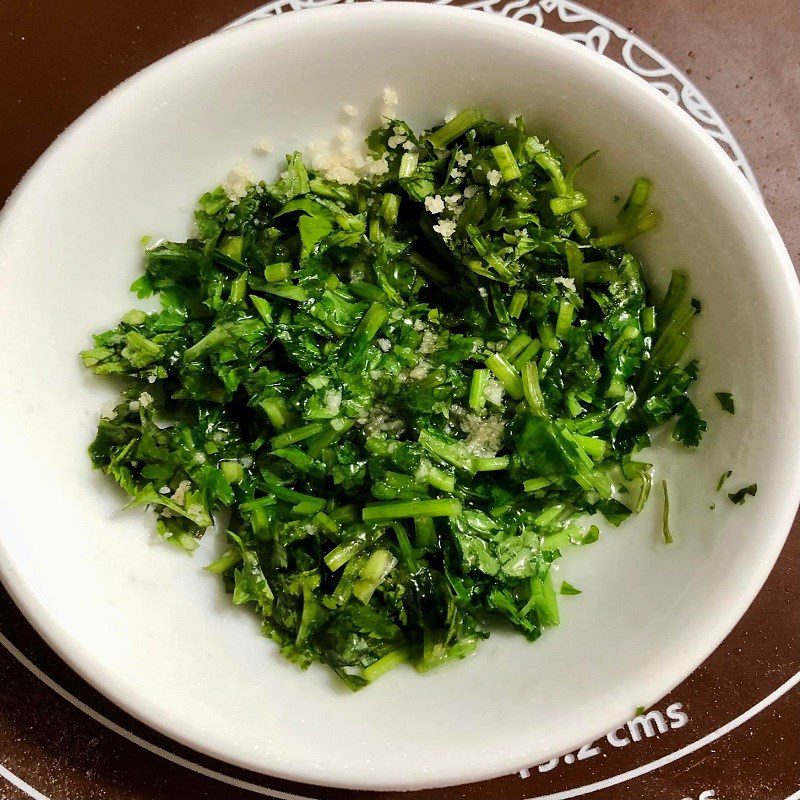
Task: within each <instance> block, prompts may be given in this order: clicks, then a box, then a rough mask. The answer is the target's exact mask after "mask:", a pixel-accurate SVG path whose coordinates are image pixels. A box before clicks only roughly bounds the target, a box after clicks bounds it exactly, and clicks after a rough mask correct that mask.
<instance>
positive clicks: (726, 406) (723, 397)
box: [714, 392, 736, 414]
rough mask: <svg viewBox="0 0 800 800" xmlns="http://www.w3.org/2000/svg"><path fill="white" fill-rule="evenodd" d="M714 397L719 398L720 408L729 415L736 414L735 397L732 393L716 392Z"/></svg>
mask: <svg viewBox="0 0 800 800" xmlns="http://www.w3.org/2000/svg"><path fill="white" fill-rule="evenodd" d="M714 397H716V398H717V402H718V403H719V407H720V408H721V409H722V410H723V411H727V412H728V413H729V414H735V413H736V411H735V410H734V405H733V395H732V394H731V393H730V392H714Z"/></svg>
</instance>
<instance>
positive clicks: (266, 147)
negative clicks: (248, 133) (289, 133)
mask: <svg viewBox="0 0 800 800" xmlns="http://www.w3.org/2000/svg"><path fill="white" fill-rule="evenodd" d="M253 149H254V150H255V151H256V152H257V153H269V152H271V150H272V145H271V144H270V143H269V142H268V141H267V140H266V139H263V140H262V141H260V142H259V143H258V144H257V145H256V146H255V147H254V148H253Z"/></svg>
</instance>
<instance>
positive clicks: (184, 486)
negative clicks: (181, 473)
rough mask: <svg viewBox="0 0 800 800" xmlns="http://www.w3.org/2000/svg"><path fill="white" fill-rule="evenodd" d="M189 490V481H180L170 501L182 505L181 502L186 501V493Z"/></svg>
mask: <svg viewBox="0 0 800 800" xmlns="http://www.w3.org/2000/svg"><path fill="white" fill-rule="evenodd" d="M191 488H192V484H191V481H181V482H180V483H179V484H178V488H177V489H176V490H175V491H174V492H173V493H172V497H171V498H170V500H174V501H175V502H176V503H177V504H178V505H183V501H184V500H185V499H186V492H188V491H189V489H191Z"/></svg>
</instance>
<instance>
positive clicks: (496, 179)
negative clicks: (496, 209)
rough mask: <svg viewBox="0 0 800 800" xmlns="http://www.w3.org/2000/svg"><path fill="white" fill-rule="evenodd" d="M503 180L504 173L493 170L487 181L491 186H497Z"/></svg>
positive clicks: (490, 171)
mask: <svg viewBox="0 0 800 800" xmlns="http://www.w3.org/2000/svg"><path fill="white" fill-rule="evenodd" d="M502 179H503V173H502V172H500V170H498V169H492V170H489V172H487V173H486V180H487V181H488V182H489V186H497V184H498V183H500V181H501V180H502Z"/></svg>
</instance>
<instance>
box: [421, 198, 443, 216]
mask: <svg viewBox="0 0 800 800" xmlns="http://www.w3.org/2000/svg"><path fill="white" fill-rule="evenodd" d="M425 208H426V209H427V210H428V211H429V212H430V213H431V214H441V213H442V211H444V200H442V197H441V195H438V194H436V195H433V196H432V197H431V196H428V197H426V198H425Z"/></svg>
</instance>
